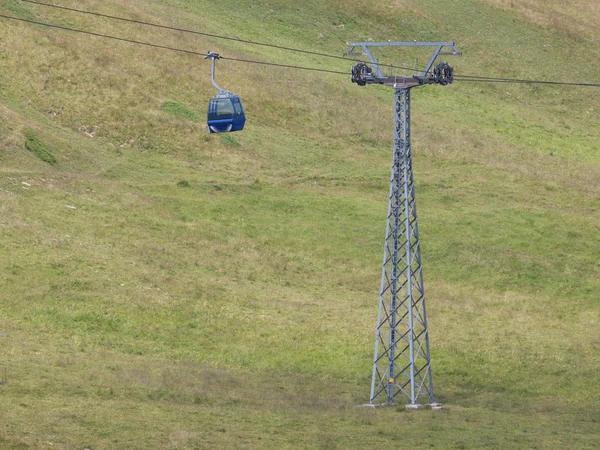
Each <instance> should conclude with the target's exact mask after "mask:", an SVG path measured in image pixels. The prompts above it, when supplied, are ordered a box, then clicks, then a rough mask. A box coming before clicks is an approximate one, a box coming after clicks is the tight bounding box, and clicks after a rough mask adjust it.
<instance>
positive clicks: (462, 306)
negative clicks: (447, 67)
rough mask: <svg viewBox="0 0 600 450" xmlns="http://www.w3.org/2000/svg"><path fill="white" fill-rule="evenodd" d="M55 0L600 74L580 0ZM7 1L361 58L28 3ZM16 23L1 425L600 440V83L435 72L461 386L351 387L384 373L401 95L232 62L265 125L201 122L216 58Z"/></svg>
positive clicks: (229, 50) (438, 312)
mask: <svg viewBox="0 0 600 450" xmlns="http://www.w3.org/2000/svg"><path fill="white" fill-rule="evenodd" d="M57 3H60V4H62V5H69V6H73V7H78V8H82V9H90V10H94V11H99V12H103V13H106V14H114V15H118V16H123V17H130V18H134V19H140V20H145V21H151V22H156V23H160V24H167V25H174V26H180V27H186V28H193V29H199V30H203V31H206V32H209V33H216V34H224V35H229V36H236V37H240V38H243V39H250V40H257V41H265V42H269V43H274V44H277V45H283V46H292V47H299V48H304V49H308V50H316V51H321V52H328V53H334V54H341V53H342V52H344V51H346V50H347V43H348V42H351V41H353V40H367V39H373V40H375V41H377V40H388V39H393V40H413V39H414V40H454V41H455V42H456V43H457V46H458V47H459V49H460V50H462V51H463V52H464V56H463V57H462V58H460V59H453V60H452V61H451V64H453V65H454V67H455V68H456V71H457V73H463V74H478V75H490V76H514V77H519V78H546V79H560V80H576V81H596V82H597V81H598V63H597V61H598V60H599V56H600V52H599V51H598V48H597V46H596V44H597V42H598V39H599V37H600V34H599V33H598V28H597V26H595V25H597V24H598V21H599V17H598V11H597V9H594V7H593V6H590V5H589V3H591V2H584V1H580V0H577V1H576V2H572V3H573V5H575V6H576V7H575V6H571V3H569V5H568V6H564V5H563V4H562V2H558V1H556V2H551V5H546V2H541V1H533V0H531V1H528V2H521V3H520V4H519V5H520V6H514V5H513V3H512V2H503V1H491V0H481V1H475V0H457V1H455V2H452V5H451V7H450V6H449V5H448V2H441V1H438V0H427V1H421V2H416V1H412V0H399V1H392V2H372V3H371V4H368V3H367V4H365V3H364V2H357V1H341V0H328V1H316V0H306V1H305V2H302V3H298V2H293V1H289V0H270V1H262V0H260V1H257V0H252V1H251V0H238V1H230V0H224V1H219V2H212V1H204V0H194V1H192V0H166V1H156V0H135V1H129V2H122V1H117V0H107V1H104V2H93V1H89V0H85V1H77V2H76V1H72V0H61V1H60V2H58V1H57ZM542 5H546V6H547V7H542ZM563 6H564V7H563ZM0 14H5V15H17V16H19V17H23V18H29V19H36V20H40V21H48V22H52V23H55V24H59V25H63V26H70V27H75V28H83V29H87V30H92V31H95V32H100V33H105V34H112V35H118V36H122V37H128V38H132V39H137V40H142V41H152V42H157V43H160V44H162V45H169V46H174V47H179V48H187V49H191V50H195V51H200V52H205V51H207V50H212V51H218V52H220V53H222V54H224V55H226V56H230V57H239V58H246V59H260V60H268V61H273V62H279V63H286V64H299V65H306V66H313V67H315V66H319V67H323V68H328V69H333V70H349V68H350V64H346V63H345V62H343V61H336V60H329V59H322V58H319V57H316V56H310V55H305V54H297V53H289V52H284V51H281V50H276V49H270V48H263V47H257V46H250V45H247V44H243V43H239V42H232V41H222V40H212V39H208V38H204V37H201V36H194V35H189V34H177V33H172V32H164V31H160V30H159V31H157V30H154V29H148V28H144V27H142V26H138V25H126V24H123V23H119V22H114V21H109V20H107V19H98V18H92V17H87V16H82V15H76V14H72V13H66V12H59V11H56V10H52V9H48V8H43V7H40V6H34V5H31V4H26V3H22V2H20V1H18V0H5V1H3V2H2V3H0ZM0 24H1V28H0V62H1V63H0V267H1V268H2V273H3V276H1V277H0V374H1V370H2V369H4V368H5V369H6V372H7V378H8V380H7V383H6V384H2V385H0V448H23V449H25V448H35V449H37V448H43V449H46V448H64V449H72V448H81V449H82V448H92V449H101V448H140V449H142V448H165V449H184V448H297V447H300V448H373V447H375V446H381V445H387V446H394V447H398V448H405V447H406V448H411V447H414V448H426V447H433V448H590V449H592V448H598V446H600V436H599V434H598V422H599V420H600V414H599V413H600V411H599V408H598V403H599V400H600V398H599V395H598V388H597V384H598V375H597V374H598V371H599V370H600V364H599V362H600V361H599V357H598V348H599V341H600V336H599V334H598V331H597V330H598V316H599V304H598V300H599V298H598V296H599V294H598V293H599V288H600V282H599V280H600V181H599V180H600V119H599V117H600V115H599V109H600V90H598V89H592V88H589V89H585V88H577V89H574V88H565V87H550V86H539V85H535V86H529V85H512V84H506V85H505V84H501V85H490V84H483V83H466V82H462V83H459V82H457V83H455V84H454V85H452V86H449V87H446V88H442V87H439V86H437V87H436V86H428V87H423V88H419V89H418V90H414V91H413V105H412V106H413V123H412V124H413V145H414V153H415V164H414V166H415V178H416V183H417V196H418V203H419V214H420V230H421V237H422V251H423V259H424V276H425V285H426V292H427V302H428V313H429V316H430V317H429V326H430V333H431V342H432V359H433V377H434V384H435V388H436V399H437V401H438V402H440V403H443V404H445V405H447V407H446V409H444V410H442V411H439V412H432V411H416V412H407V411H405V410H404V408H403V407H402V406H401V405H400V406H399V407H397V408H383V409H378V410H371V409H362V408H355V406H356V405H358V404H362V403H365V402H367V401H368V391H369V387H370V385H369V382H370V375H371V373H370V370H371V366H370V365H371V361H372V351H373V335H374V328H375V322H376V309H377V301H378V298H377V297H378V292H377V290H378V287H379V276H380V264H381V249H382V244H383V242H382V240H383V234H384V217H385V211H386V207H387V205H386V197H387V189H388V181H389V170H390V167H389V166H390V159H391V136H392V130H391V128H392V120H393V113H392V98H393V97H392V92H391V91H389V90H387V89H385V88H381V87H374V86H370V87H365V88H359V87H357V86H356V85H352V84H351V83H350V80H349V77H345V76H338V75H335V74H320V73H314V72H301V71H294V70H288V69H280V68H272V67H262V66H254V65H249V64H242V63H236V62H230V61H221V62H219V67H218V78H219V83H220V84H221V85H223V86H224V87H226V88H228V89H231V90H232V91H234V92H236V93H238V94H240V95H241V96H242V98H243V100H244V105H245V108H246V113H247V115H248V122H247V127H246V130H244V132H243V133H233V134H231V136H214V135H207V134H206V131H205V125H204V124H203V123H202V120H203V117H204V114H205V109H206V104H207V102H208V100H209V99H210V97H211V96H212V95H213V93H214V89H213V88H212V86H211V84H210V79H209V72H210V68H209V65H208V63H207V62H206V61H204V60H203V59H202V58H200V57H196V56H190V55H182V54H177V53H172V52H168V51H163V50H158V49H151V48H145V47H140V46H135V45H132V44H126V43H121V42H113V41H109V40H105V39H99V38H94V37H89V36H82V35H77V34H72V33H68V32H66V31H58V30H49V29H46V28H43V27H41V26H32V25H28V24H21V23H16V22H9V21H6V20H4V19H0ZM381 58H382V59H383V60H386V61H389V62H393V63H399V64H411V65H412V64H413V63H414V59H415V58H418V59H419V61H421V63H422V62H423V61H424V59H425V58H426V56H425V55H423V54H409V53H406V54H405V53H402V52H400V51H394V52H387V53H386V52H383V53H382V54H381ZM40 155H41V156H40ZM48 155H50V156H48ZM0 379H1V377H0Z"/></svg>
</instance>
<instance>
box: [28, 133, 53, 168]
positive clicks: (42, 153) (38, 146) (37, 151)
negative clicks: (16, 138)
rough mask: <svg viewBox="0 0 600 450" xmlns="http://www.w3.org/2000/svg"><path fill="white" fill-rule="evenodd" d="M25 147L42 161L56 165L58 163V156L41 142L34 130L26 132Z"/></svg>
mask: <svg viewBox="0 0 600 450" xmlns="http://www.w3.org/2000/svg"><path fill="white" fill-rule="evenodd" d="M25 147H27V150H29V151H30V152H31V153H33V154H34V155H35V156H37V157H38V158H39V159H41V160H42V161H44V162H46V163H48V164H52V165H55V164H56V163H57V161H56V156H54V154H53V153H52V151H51V150H50V149H48V147H46V145H45V144H44V143H43V142H42V141H41V140H40V138H39V137H38V136H37V135H36V134H35V131H33V130H32V129H28V130H25Z"/></svg>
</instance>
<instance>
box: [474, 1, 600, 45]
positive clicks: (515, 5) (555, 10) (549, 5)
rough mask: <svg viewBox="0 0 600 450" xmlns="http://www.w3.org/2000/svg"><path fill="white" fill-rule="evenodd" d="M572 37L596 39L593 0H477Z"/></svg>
mask: <svg viewBox="0 0 600 450" xmlns="http://www.w3.org/2000/svg"><path fill="white" fill-rule="evenodd" d="M479 1H481V2H483V3H487V4H489V5H492V6H495V7H497V8H501V9H503V10H506V11H514V12H516V13H517V14H519V15H520V16H522V17H524V18H525V19H526V20H527V21H529V22H531V23H533V24H536V25H540V26H542V27H545V28H550V29H552V30H555V31H558V32H560V33H562V34H566V35H568V36H571V37H575V38H585V39H592V40H595V41H597V40H598V39H599V36H598V28H599V27H600V3H599V2H597V1H594V0H591V1H590V0H575V1H572V0H479Z"/></svg>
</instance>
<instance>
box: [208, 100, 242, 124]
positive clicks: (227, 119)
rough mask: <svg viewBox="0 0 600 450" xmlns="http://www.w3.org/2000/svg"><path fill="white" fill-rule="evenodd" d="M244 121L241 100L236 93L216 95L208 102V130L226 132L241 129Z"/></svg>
mask: <svg viewBox="0 0 600 450" xmlns="http://www.w3.org/2000/svg"><path fill="white" fill-rule="evenodd" d="M245 123H246V116H245V115H244V108H243V106H242V101H241V100H240V98H239V97H238V96H237V95H234V94H226V95H222V94H220V95H216V96H215V97H213V98H212V99H211V100H210V103H209V104H208V121H207V125H208V131H209V132H210V133H227V132H232V131H242V130H243V129H244V124H245Z"/></svg>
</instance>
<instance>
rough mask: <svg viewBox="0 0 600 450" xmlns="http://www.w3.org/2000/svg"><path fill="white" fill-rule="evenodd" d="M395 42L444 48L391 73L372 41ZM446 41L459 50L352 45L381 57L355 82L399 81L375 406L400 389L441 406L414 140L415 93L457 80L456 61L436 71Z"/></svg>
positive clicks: (356, 74) (414, 402)
mask: <svg viewBox="0 0 600 450" xmlns="http://www.w3.org/2000/svg"><path fill="white" fill-rule="evenodd" d="M390 46H406V47H425V46H435V47H436V50H435V52H434V54H433V56H432V57H431V59H430V60H429V64H428V65H427V67H426V68H425V70H424V71H423V73H422V74H421V75H417V76H413V77H409V78H407V77H401V78H399V77H384V76H383V73H382V72H381V70H380V68H379V65H378V64H377V61H376V60H375V58H374V57H373V55H372V53H371V51H370V48H369V47H390ZM445 46H449V47H451V48H452V54H458V52H457V51H456V48H455V47H454V43H451V42H436V43H431V42H410V43H404V42H382V43H355V44H351V46H350V51H349V52H348V54H350V55H361V56H368V57H369V59H370V60H371V62H372V63H373V64H374V71H373V70H371V69H370V68H369V67H368V66H366V65H365V64H364V63H361V64H359V65H358V66H355V68H354V69H353V81H355V82H357V83H358V84H359V85H365V84H383V85H386V86H390V87H393V88H394V151H393V158H392V175H391V180H390V193H389V198H388V214H387V224H386V232H385V244H384V248H383V268H382V271H381V288H380V293H379V313H378V316H377V329H376V333H375V355H374V358H373V374H372V379H371V395H370V397H369V405H376V404H377V403H385V404H390V405H393V404H394V403H395V401H396V397H397V396H398V394H403V396H404V397H406V399H408V404H407V405H406V407H407V408H419V407H421V406H422V405H421V404H420V403H419V402H420V401H422V400H425V401H426V403H427V404H428V406H431V407H432V408H439V407H440V405H438V404H437V403H436V402H435V400H434V396H433V380H432V376H431V356H430V351H429V329H428V328H427V312H426V308H425V290H424V287H423V267H422V262H421V245H420V240H419V224H418V220H417V203H416V198H415V183H414V177H413V162H412V152H411V144H410V93H411V89H412V88H413V87H417V86H421V85H424V84H433V83H439V84H448V83H451V82H452V68H450V67H449V66H448V65H447V64H446V63H442V64H440V65H439V66H437V67H436V70H435V71H434V75H433V76H429V74H430V73H431V72H430V69H431V67H432V65H433V63H434V62H435V59H436V58H437V56H438V55H439V54H440V51H441V49H442V48H443V47H445ZM356 47H362V52H356V51H355V48H356ZM446 70H449V71H446ZM445 71H446V72H445ZM373 72H374V73H373Z"/></svg>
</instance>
